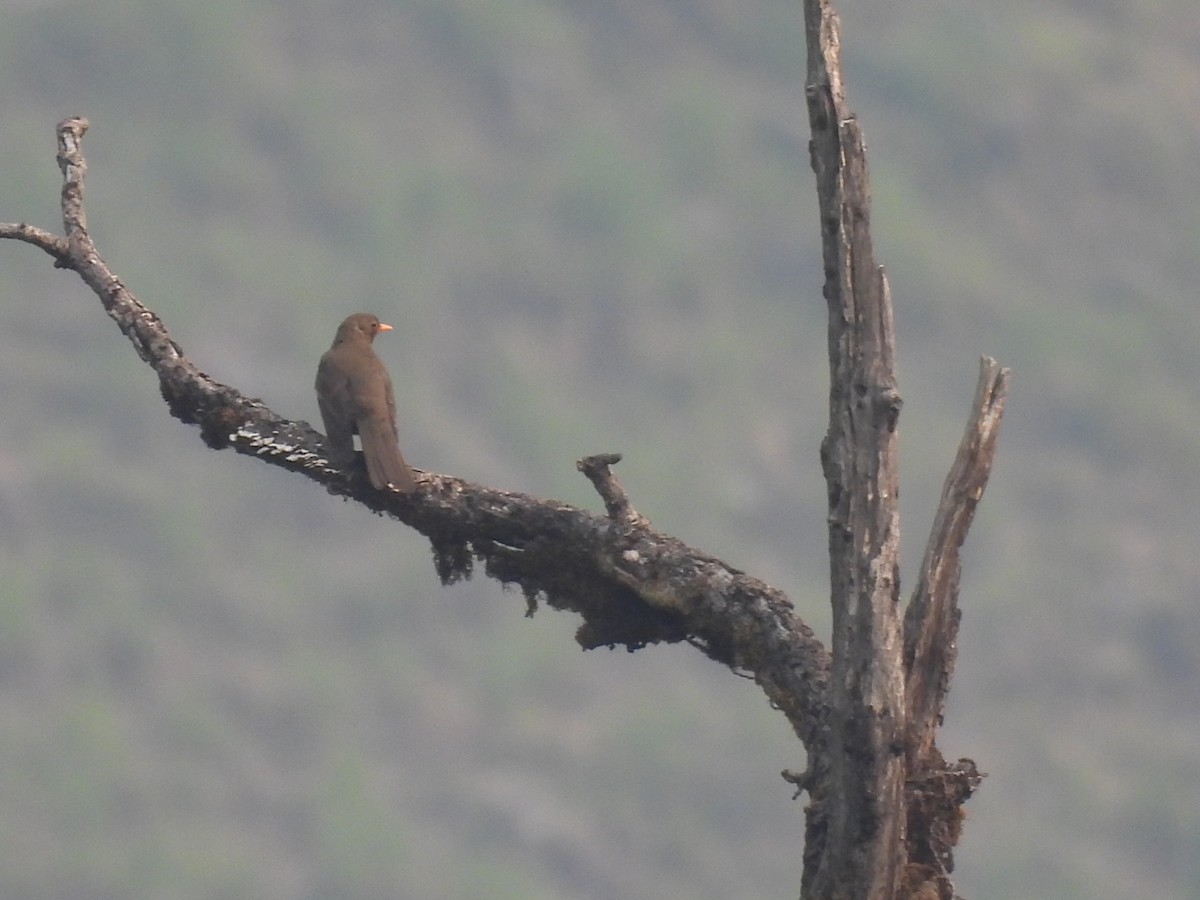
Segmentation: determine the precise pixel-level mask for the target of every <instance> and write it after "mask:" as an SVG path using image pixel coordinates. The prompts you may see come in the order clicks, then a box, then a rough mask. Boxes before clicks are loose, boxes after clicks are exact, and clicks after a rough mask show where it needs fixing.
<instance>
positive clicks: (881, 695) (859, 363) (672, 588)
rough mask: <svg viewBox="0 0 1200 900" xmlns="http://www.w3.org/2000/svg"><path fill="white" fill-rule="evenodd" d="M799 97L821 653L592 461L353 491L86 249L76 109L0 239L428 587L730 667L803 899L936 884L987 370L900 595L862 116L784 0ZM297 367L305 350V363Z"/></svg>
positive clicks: (987, 399)
mask: <svg viewBox="0 0 1200 900" xmlns="http://www.w3.org/2000/svg"><path fill="white" fill-rule="evenodd" d="M805 17H806V24H807V40H808V55H809V68H808V85H807V95H808V96H807V99H808V108H809V118H810V123H811V127H812V164H813V169H814V171H815V173H816V176H817V192H818V197H819V201H820V226H821V235H822V240H823V246H824V263H825V277H826V281H825V298H826V300H827V302H828V307H829V359H830V397H829V409H830V422H829V431H828V433H827V435H826V437H825V441H824V443H823V445H822V450H821V459H822V464H823V466H824V471H825V477H826V481H827V483H828V498H829V518H828V523H829V549H830V573H831V594H832V603H833V635H832V641H831V645H830V647H829V648H828V649H826V647H825V646H824V645H823V644H822V643H821V642H820V641H819V640H818V639H817V638H816V636H815V635H814V634H813V632H812V631H811V629H809V627H808V626H807V625H806V624H805V623H804V622H803V621H801V620H799V619H798V618H796V617H795V615H794V614H793V611H792V606H791V604H790V603H789V602H788V600H787V598H786V597H784V596H783V594H782V593H780V592H779V591H777V590H775V589H773V588H771V587H770V586H768V585H766V584H764V583H763V582H761V581H758V580H757V579H755V578H753V577H751V576H749V575H747V574H745V573H743V572H741V571H739V570H737V569H735V568H733V567H732V566H729V565H728V564H726V563H724V562H722V561H721V560H720V559H717V558H716V557H713V556H710V555H708V554H705V553H702V552H700V551H698V550H695V549H693V548H691V547H688V546H686V545H684V544H683V543H681V542H680V541H678V540H676V539H674V538H671V537H669V536H667V535H665V534H662V533H660V532H657V531H655V530H654V529H653V528H652V527H651V525H650V523H649V522H648V521H647V520H646V518H645V517H643V516H642V515H641V514H639V513H638V512H637V510H636V509H635V508H634V507H633V504H632V503H631V501H630V499H629V497H628V496H627V495H626V493H625V491H624V489H623V488H622V487H621V485H620V483H619V482H618V481H617V480H616V478H615V476H614V475H613V473H612V468H611V467H612V465H613V464H615V462H617V461H618V460H619V459H620V457H619V456H617V455H615V454H600V455H597V456H593V457H589V458H588V459H586V460H581V461H580V463H579V468H580V470H581V471H582V472H583V473H584V474H585V475H586V476H587V477H588V478H589V479H590V480H591V481H592V483H593V484H594V485H595V487H596V490H597V492H598V493H599V494H600V496H601V498H602V499H603V501H604V505H605V510H606V515H603V516H601V515H597V514H595V513H592V512H590V511H588V510H583V509H576V508H573V507H570V506H567V505H565V504H562V503H558V502H556V501H545V500H539V499H536V498H534V497H530V496H527V495H525V494H519V493H514V492H508V491H499V490H495V489H492V488H488V487H484V486H482V485H477V484H471V483H469V482H466V481H463V480H462V479H458V478H454V477H451V476H447V475H437V474H433V473H418V483H419V484H418V489H417V491H416V492H415V494H413V495H401V494H396V493H393V492H380V491H375V490H373V489H372V488H371V487H370V485H369V484H368V483H367V480H366V479H365V478H364V477H362V476H361V475H360V474H356V473H355V472H353V471H339V470H338V469H336V468H334V467H333V466H332V465H331V464H330V462H329V461H328V457H327V454H326V452H325V447H324V441H323V438H322V436H321V435H320V434H318V433H317V432H315V431H313V429H312V428H311V427H310V426H309V425H308V423H307V422H302V421H295V422H293V421H289V420H287V419H285V418H284V417H282V416H280V415H278V414H277V413H275V412H273V411H271V410H270V409H268V408H267V407H266V406H265V405H264V404H263V403H261V402H260V401H257V400H253V399H250V398H248V397H246V396H244V395H243V394H241V393H240V392H239V391H238V390H236V389H235V388H233V387H230V386H228V385H224V384H221V383H219V382H217V381H216V380H215V379H213V378H211V377H210V376H208V375H207V374H205V373H204V372H203V371H202V370H201V369H200V368H199V367H198V366H197V365H196V364H194V363H193V362H192V361H191V360H190V359H189V358H188V357H187V356H186V354H185V353H184V352H183V349H182V348H181V347H180V346H179V345H178V344H177V343H176V342H175V341H174V340H173V339H172V338H171V336H170V334H169V333H168V331H167V328H166V326H165V324H164V323H163V322H162V321H161V320H160V319H159V317H158V316H157V315H155V314H154V313H153V312H152V311H151V310H150V309H148V308H147V307H146V306H144V305H143V304H142V303H141V302H140V301H139V300H138V299H137V298H136V297H134V295H133V294H132V293H131V292H130V291H129V290H128V289H127V288H126V287H125V286H124V284H122V282H121V281H120V279H118V278H117V276H116V275H115V274H114V273H113V272H112V271H111V270H110V269H109V267H108V266H107V265H106V264H105V262H104V260H103V259H102V257H101V256H100V253H99V251H98V249H97V248H96V246H95V244H94V243H93V241H92V239H91V236H90V234H89V232H88V228H87V221H86V217H85V215H84V202H83V200H84V182H85V175H86V171H87V165H86V162H85V159H84V155H83V145H82V141H83V136H84V133H85V132H86V131H87V128H88V123H87V121H86V120H85V119H81V118H73V119H67V120H66V121H64V122H62V123H60V125H59V127H58V132H57V134H58V160H59V166H60V168H61V170H62V173H63V189H62V212H63V228H64V234H63V236H58V235H55V234H53V233H51V232H48V231H45V230H43V229H40V228H37V227H35V226H32V225H27V224H24V223H20V224H0V238H9V239H13V240H19V241H23V242H25V243H29V244H32V245H34V246H37V247H40V248H41V249H42V250H44V251H45V252H46V253H48V254H49V255H51V256H52V257H53V258H54V260H55V265H56V266H58V267H60V268H68V269H72V270H73V271H75V272H77V273H78V274H79V275H80V277H81V278H82V279H83V281H84V282H85V283H86V284H87V285H88V287H90V288H91V289H92V291H93V292H94V293H95V294H96V296H97V297H99V299H100V301H101V303H102V305H103V306H104V309H105V310H106V311H107V313H108V314H109V316H110V317H111V318H112V319H113V320H114V321H115V322H116V323H117V325H118V326H119V328H120V329H121V331H122V333H124V334H125V336H126V337H127V338H128V339H129V341H130V342H131V343H132V345H133V347H134V349H135V351H136V352H137V354H138V355H139V356H140V357H141V358H142V359H143V360H144V361H145V362H146V363H148V364H149V365H150V366H151V368H152V369H153V370H154V371H155V373H156V374H157V376H158V380H159V386H160V388H161V390H162V394H163V397H164V399H165V400H166V401H167V404H168V406H169V408H170V411H171V414H172V415H174V416H175V417H177V418H179V419H180V420H182V421H183V422H185V423H188V424H193V425H198V426H199V427H200V434H201V437H202V438H203V440H204V442H205V443H206V444H207V445H208V446H210V447H213V448H215V449H221V448H226V447H228V448H232V449H233V450H234V451H235V452H238V453H242V454H246V455H249V456H253V457H255V458H257V459H259V460H261V461H263V462H265V463H268V464H270V465H276V466H280V467H282V468H285V469H287V470H289V471H293V472H296V473H299V474H302V475H304V476H305V477H307V478H309V479H312V480H313V481H316V482H318V483H320V484H321V485H323V486H324V487H325V488H326V489H327V490H328V491H329V492H330V493H334V494H340V495H343V496H346V497H351V498H353V499H355V500H356V501H358V502H360V503H363V504H364V505H366V506H368V507H370V508H372V509H374V510H376V511H379V512H381V513H384V514H386V515H388V516H391V517H393V518H395V519H398V520H400V521H402V522H404V523H405V524H407V525H409V526H410V527H412V528H413V529H415V530H417V531H418V532H420V533H422V534H424V535H425V536H426V537H427V538H428V539H429V541H430V543H431V544H432V546H433V549H434V558H435V564H436V566H437V569H438V573H439V574H440V576H441V577H442V579H443V580H444V581H446V582H449V581H452V580H455V579H457V578H463V577H466V576H468V575H469V574H470V573H471V570H472V568H473V566H474V565H475V563H477V562H478V563H482V565H483V566H484V570H485V571H486V573H487V574H488V575H489V576H491V577H493V578H496V579H497V580H499V581H501V582H503V583H505V584H515V585H517V586H519V587H520V588H521V590H522V591H523V593H524V595H525V597H526V598H527V602H528V604H529V610H530V612H531V613H532V611H533V610H534V609H535V608H536V606H537V605H538V603H539V602H542V601H544V602H546V603H547V604H548V605H550V606H552V607H554V608H556V609H569V610H573V611H575V612H577V613H578V614H579V615H580V616H581V617H582V619H583V625H582V626H581V627H580V629H579V631H578V633H577V636H576V637H577V640H578V642H579V643H580V644H581V645H582V646H583V647H585V648H589V647H596V646H602V645H608V646H614V645H616V644H622V645H624V646H627V647H629V648H630V649H637V648H639V647H642V646H645V645H646V644H649V643H654V642H659V641H688V642H689V643H691V644H693V645H694V646H696V647H697V648H698V649H700V650H701V651H702V652H703V653H705V654H706V655H707V656H709V657H710V658H712V659H714V660H717V661H719V662H721V663H722V664H724V665H727V666H730V667H733V668H734V669H736V670H739V671H741V672H744V673H747V674H749V675H750V676H751V677H753V678H754V680H755V681H756V682H757V683H758V684H759V685H760V686H761V687H762V689H763V691H764V692H765V693H766V695H767V696H768V698H769V699H770V700H771V702H772V703H773V704H774V705H775V706H776V707H777V708H778V709H780V710H781V711H782V712H783V713H784V715H786V716H787V717H788V720H789V722H790V723H791V725H792V727H793V729H794V730H795V732H796V735H797V736H798V737H799V738H800V740H801V741H802V742H803V744H804V746H805V748H806V750H807V754H808V769H807V771H805V772H804V773H803V774H801V775H796V774H792V773H790V772H786V773H784V774H785V777H786V778H787V779H788V780H789V781H791V782H793V783H794V784H796V785H797V787H798V788H799V789H801V790H805V791H807V792H808V794H809V798H810V802H809V804H808V807H807V821H806V834H805V848H804V872H803V881H802V887H801V890H802V894H803V896H804V897H806V898H814V900H816V898H820V900H834V898H838V900H841V898H856V900H857V898H862V900H867V898H870V900H884V898H887V900H891V898H897V897H920V898H923V900H932V898H942V900H950V898H951V897H953V896H955V894H954V890H953V886H952V885H951V883H950V880H949V877H948V876H949V873H950V872H951V871H952V869H953V860H952V856H951V851H952V849H953V847H954V846H955V844H956V843H957V840H958V835H959V825H960V822H961V816H962V813H961V807H962V804H963V803H964V802H965V800H966V799H967V798H968V797H969V796H970V795H971V793H972V792H973V791H974V789H975V788H976V787H977V786H978V784H979V780H980V778H981V776H980V774H979V773H978V771H977V770H976V768H975V765H974V763H973V762H971V761H970V760H959V761H958V762H957V763H955V764H953V765H947V764H946V762H945V761H944V760H943V759H942V757H941V754H940V753H939V752H938V749H937V746H936V744H935V741H934V738H935V736H936V733H937V728H938V726H939V725H940V723H941V714H942V709H943V706H944V703H945V698H946V692H947V690H948V687H949V682H950V676H951V673H952V669H953V665H954V661H955V640H956V635H957V629H958V620H959V608H958V581H959V557H958V549H959V547H961V545H962V543H963V540H964V539H965V537H966V533H967V530H968V529H969V527H970V524H971V520H972V517H973V514H974V510H975V506H976V504H977V503H978V501H979V499H980V497H981V496H982V494H983V489H984V486H985V485H986V483H987V478H988V474H989V472H990V470H991V464H992V458H993V454H994V450H995V441H996V435H997V431H998V427H999V422H1000V417H1001V415H1002V412H1003V407H1004V398H1005V393H1006V389H1007V383H1008V372H1007V370H1005V369H1001V368H1000V367H999V366H997V365H996V364H995V362H993V361H992V360H989V359H985V360H984V361H983V365H982V367H981V373H980V379H979V387H978V390H977V392H976V395H975V403H974V406H973V408H972V411H971V415H970V418H969V420H968V423H967V428H966V434H965V435H964V437H963V441H962V443H961V445H960V446H959V449H958V455H957V458H956V459H955V462H954V466H953V468H952V470H951V472H950V475H949V476H948V477H947V479H946V485H945V489H944V492H943V496H942V503H941V505H940V507H939V509H938V512H937V515H936V518H935V522H934V527H933V531H932V534H931V535H930V538H929V543H928V547H927V549H926V553H925V558H924V560H923V562H922V566H921V571H920V573H919V575H918V578H917V586H916V590H915V591H914V593H913V596H912V598H911V599H910V600H909V603H908V606H907V609H906V610H901V605H900V587H899V577H898V572H897V553H898V548H899V514H898V507H897V494H898V485H899V475H898V469H897V424H898V420H899V413H900V405H901V404H900V394H899V392H898V390H897V385H896V377H895V371H894V366H893V362H894V356H895V337H894V333H893V328H892V309H891V299H890V296H889V292H888V285H887V279H886V277H885V276H884V273H883V270H882V269H881V268H880V267H879V266H877V265H876V263H875V260H874V255H873V252H872V249H871V235H870V227H869V226H870V191H869V185H868V179H867V168H866V158H865V152H864V146H863V139H862V134H861V132H860V130H859V128H858V124H857V122H856V121H855V119H854V117H853V116H852V115H851V114H850V113H849V111H848V109H847V107H846V101H845V96H844V92H843V89H842V79H841V69H840V63H839V49H840V48H839V34H838V23H837V19H836V17H835V16H834V14H833V11H832V9H831V8H830V5H829V3H828V2H827V0H805ZM306 372H307V369H306Z"/></svg>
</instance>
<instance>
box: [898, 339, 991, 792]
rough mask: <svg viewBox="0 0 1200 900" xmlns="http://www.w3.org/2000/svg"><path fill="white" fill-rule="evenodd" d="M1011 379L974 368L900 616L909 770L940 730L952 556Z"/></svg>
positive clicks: (955, 614) (953, 606) (954, 617)
mask: <svg viewBox="0 0 1200 900" xmlns="http://www.w3.org/2000/svg"><path fill="white" fill-rule="evenodd" d="M1010 374H1011V373H1010V371H1009V370H1008V369H1005V368H1001V367H1000V365H999V364H997V362H996V361H995V360H994V359H991V358H989V357H984V358H983V359H982V360H981V361H980V364H979V385H978V387H977V388H976V389H975V400H974V402H973V403H972V407H971V415H970V418H969V419H968V420H967V427H966V432H965V433H964V434H963V438H962V441H961V443H960V444H959V445H958V453H957V455H956V456H955V459H954V465H953V466H952V468H951V469H950V474H948V475H947V476H946V483H945V485H944V486H943V488H942V499H941V503H940V504H939V505H938V510H937V514H936V515H935V517H934V522H933V529H932V531H931V532H930V535H929V543H928V545H927V546H926V548H925V558H924V559H923V560H922V562H921V571H920V573H919V575H918V576H917V587H916V590H914V591H913V596H912V600H911V601H910V602H909V605H908V609H907V610H906V611H905V614H904V665H905V673H906V675H907V678H908V684H907V690H908V739H907V742H906V750H907V753H908V765H909V768H910V769H913V770H915V769H916V767H917V766H918V764H919V763H921V762H922V761H924V760H926V758H927V757H928V756H929V754H930V750H931V749H932V747H933V742H934V738H935V737H936V736H937V729H938V728H939V727H940V726H941V724H942V709H943V707H944V705H945V702H946V694H947V693H948V692H949V690H950V676H951V675H952V674H953V672H954V661H955V657H956V656H957V654H958V643H957V641H958V623H959V619H960V618H961V613H960V611H959V608H958V583H959V576H960V575H961V573H962V565H961V560H960V558H959V552H958V551H959V549H960V548H961V547H962V545H963V541H964V540H966V537H967V531H968V530H969V529H970V527H971V522H972V520H973V519H974V518H975V507H976V506H978V505H979V500H980V498H981V497H982V496H983V489H984V488H985V487H986V486H987V482H988V476H989V475H990V474H991V471H992V461H993V459H994V457H995V454H996V438H997V437H998V436H999V434H1000V418H1001V416H1003V415H1004V401H1005V398H1006V396H1007V393H1008V380H1009V375H1010ZM939 760H940V757H939Z"/></svg>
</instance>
